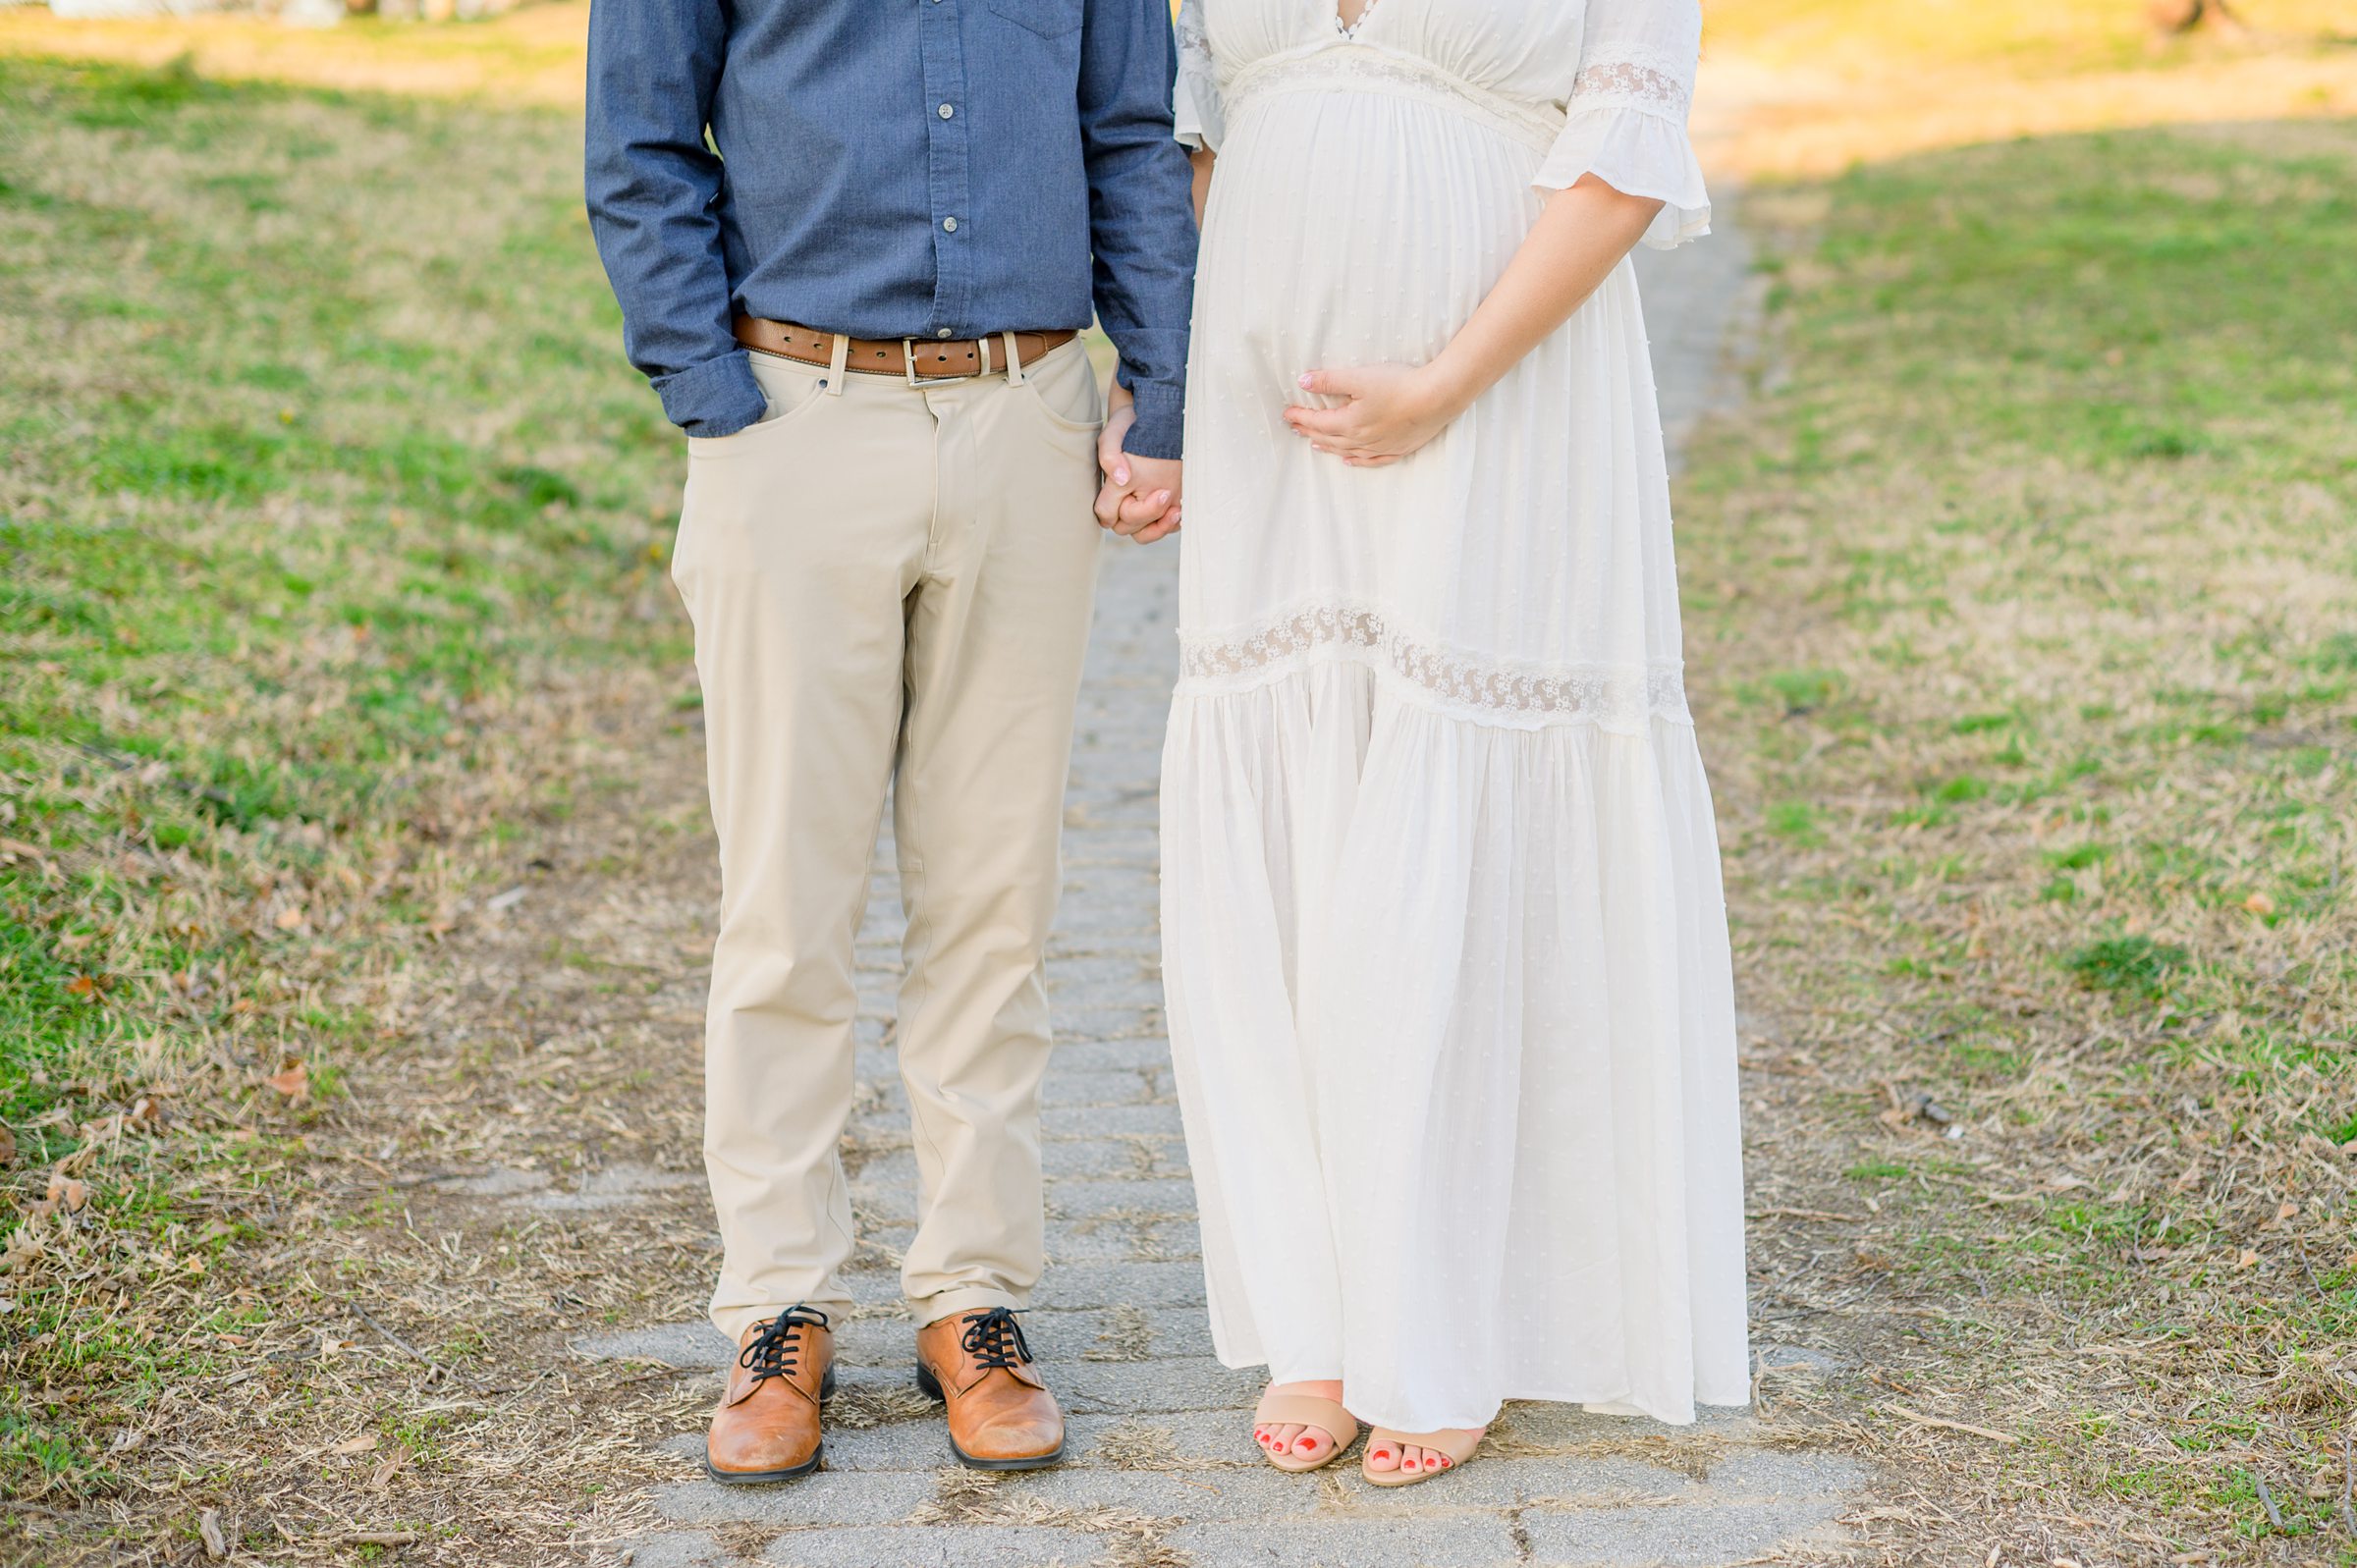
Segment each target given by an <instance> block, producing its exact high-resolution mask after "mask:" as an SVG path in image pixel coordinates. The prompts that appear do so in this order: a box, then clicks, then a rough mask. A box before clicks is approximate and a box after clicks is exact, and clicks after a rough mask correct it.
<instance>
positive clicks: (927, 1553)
mask: <svg viewBox="0 0 2357 1568" xmlns="http://www.w3.org/2000/svg"><path fill="white" fill-rule="evenodd" d="M1104 1544H1105V1543H1104V1541H1102V1540H1101V1539H1100V1538H1099V1537H1096V1536H1090V1535H1084V1534H1082V1533H1081V1532H1079V1531H1077V1530H1052V1529H1045V1528H1042V1527H1040V1526H1036V1525H1029V1526H1025V1525H908V1526H902V1527H900V1528H898V1529H893V1530H829V1531H808V1532H800V1533H797V1534H795V1535H791V1536H781V1537H779V1538H778V1539H777V1540H776V1541H771V1542H770V1543H769V1547H768V1549H767V1550H765V1551H763V1552H762V1553H761V1560H762V1561H763V1562H765V1563H773V1564H776V1565H777V1568H1081V1565H1082V1564H1084V1563H1087V1562H1090V1561H1093V1560H1094V1559H1095V1558H1096V1557H1097V1556H1098V1555H1100V1554H1101V1553H1102V1552H1103V1550H1104Z"/></svg>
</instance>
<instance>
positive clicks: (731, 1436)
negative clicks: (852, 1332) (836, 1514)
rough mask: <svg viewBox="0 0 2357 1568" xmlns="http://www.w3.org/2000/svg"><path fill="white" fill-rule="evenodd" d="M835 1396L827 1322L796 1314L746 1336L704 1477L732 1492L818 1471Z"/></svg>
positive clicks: (819, 1315) (812, 1312)
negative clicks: (822, 1410)
mask: <svg viewBox="0 0 2357 1568" xmlns="http://www.w3.org/2000/svg"><path fill="white" fill-rule="evenodd" d="M834 1391H835V1335H834V1333H833V1331H832V1330H830V1329H829V1328H828V1327H827V1315H826V1314H825V1313H823V1312H820V1311H819V1310H818V1309H816V1308H815V1307H803V1306H799V1305H796V1306H793V1307H789V1308H787V1309H786V1310H785V1311H784V1312H781V1313H779V1314H778V1315H777V1316H776V1317H775V1318H772V1319H770V1320H768V1321H767V1322H766V1323H757V1324H755V1325H752V1326H751V1327H750V1328H747V1329H746V1330H745V1331H744V1340H743V1343H742V1344H741V1346H740V1348H739V1350H738V1352H737V1364H736V1365H735V1366H733V1367H731V1368H730V1369H729V1386H728V1391H727V1392H725V1393H723V1394H722V1395H721V1397H720V1409H719V1410H717V1411H715V1412H714V1413H713V1416H712V1435H711V1436H710V1437H708V1438H706V1439H705V1442H704V1474H705V1475H707V1476H710V1477H711V1478H712V1479H713V1480H714V1481H718V1482H725V1483H727V1484H728V1485H730V1486H744V1485H748V1484H750V1483H753V1482H761V1481H787V1480H790V1479H792V1478H793V1477H795V1476H800V1475H806V1474H808V1473H809V1472H810V1471H813V1470H816V1469H817V1468H818V1456H819V1422H818V1402H819V1401H820V1400H822V1399H824V1398H826V1397H827V1395H829V1394H831V1393H833V1392H834Z"/></svg>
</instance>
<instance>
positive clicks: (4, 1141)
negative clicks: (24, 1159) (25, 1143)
mask: <svg viewBox="0 0 2357 1568" xmlns="http://www.w3.org/2000/svg"><path fill="white" fill-rule="evenodd" d="M16 1162H17V1135H16V1134H15V1133H13V1132H10V1131H9V1130H8V1123H6V1122H4V1121H0V1170H6V1169H7V1168H8V1167H9V1166H11V1165H13V1164H15V1163H16Z"/></svg>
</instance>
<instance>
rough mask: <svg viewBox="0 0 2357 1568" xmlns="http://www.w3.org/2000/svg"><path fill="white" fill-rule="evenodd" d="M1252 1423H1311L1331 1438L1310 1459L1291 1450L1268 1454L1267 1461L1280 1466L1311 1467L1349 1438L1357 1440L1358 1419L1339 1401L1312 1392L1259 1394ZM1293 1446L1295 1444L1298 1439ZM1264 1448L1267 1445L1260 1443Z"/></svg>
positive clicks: (1326, 1461) (1336, 1453)
mask: <svg viewBox="0 0 2357 1568" xmlns="http://www.w3.org/2000/svg"><path fill="white" fill-rule="evenodd" d="M1252 1425H1253V1426H1255V1427H1315V1428H1317V1429H1318V1430H1319V1431H1320V1432H1322V1433H1325V1434H1326V1435H1327V1436H1329V1437H1331V1438H1333V1439H1334V1445H1333V1446H1332V1447H1331V1448H1328V1449H1327V1450H1326V1451H1325V1452H1324V1453H1322V1454H1319V1455H1318V1456H1317V1457H1316V1458H1314V1459H1302V1458H1300V1457H1299V1456H1297V1455H1294V1454H1280V1453H1271V1454H1269V1463H1270V1464H1272V1465H1275V1466H1276V1467H1277V1468H1278V1469H1280V1470H1291V1471H1302V1470H1315V1469H1317V1468H1318V1467H1319V1466H1321V1465H1330V1464H1333V1463H1334V1461H1335V1460H1336V1459H1337V1458H1339V1457H1340V1456H1341V1455H1342V1454H1343V1451H1344V1450H1345V1449H1347V1448H1348V1447H1349V1446H1350V1445H1351V1444H1352V1443H1353V1442H1356V1441H1357V1440H1358V1422H1357V1421H1356V1420H1355V1419H1354V1418H1353V1417H1352V1416H1351V1414H1350V1412H1349V1411H1347V1410H1344V1409H1343V1407H1342V1404H1341V1403H1340V1402H1339V1401H1337V1400H1333V1399H1320V1398H1319V1397H1317V1395H1315V1394H1268V1393H1264V1394H1262V1395H1261V1396H1260V1403H1259V1404H1258V1405H1257V1406H1255V1407H1254V1408H1253V1411H1252ZM1295 1446H1296V1447H1297V1446H1299V1445H1298V1443H1296V1444H1295ZM1262 1451H1263V1452H1267V1445H1266V1444H1263V1445H1262Z"/></svg>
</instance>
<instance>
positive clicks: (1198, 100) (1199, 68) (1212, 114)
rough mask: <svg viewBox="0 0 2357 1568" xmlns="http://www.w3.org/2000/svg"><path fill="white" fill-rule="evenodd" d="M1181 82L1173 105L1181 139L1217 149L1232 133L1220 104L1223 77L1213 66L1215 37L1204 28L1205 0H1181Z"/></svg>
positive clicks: (1179, 17) (1191, 145) (1179, 29)
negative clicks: (1225, 137) (1212, 49)
mask: <svg viewBox="0 0 2357 1568" xmlns="http://www.w3.org/2000/svg"><path fill="white" fill-rule="evenodd" d="M1171 107H1172V110H1173V112H1174V116H1175V118H1176V120H1177V122H1178V139H1179V140H1180V141H1183V142H1185V143H1186V144H1187V145H1188V146H1190V147H1201V148H1205V149H1207V150H1209V151H1213V152H1217V151H1218V150H1219V146H1220V139H1221V138H1222V137H1223V136H1225V135H1227V134H1228V125H1227V116H1226V114H1225V113H1224V112H1223V110H1222V109H1221V105H1220V81H1219V76H1218V73H1217V72H1216V71H1214V70H1213V68H1212V60H1211V39H1210V36H1209V35H1208V34H1206V33H1205V32H1204V30H1203V0H1179V6H1178V87H1177V89H1176V92H1175V95H1174V97H1173V99H1172V103H1171Z"/></svg>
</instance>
